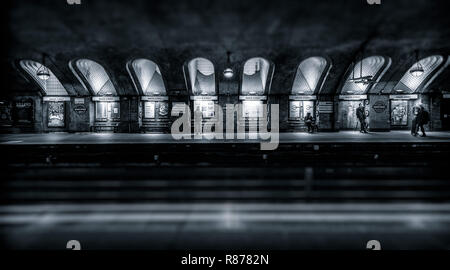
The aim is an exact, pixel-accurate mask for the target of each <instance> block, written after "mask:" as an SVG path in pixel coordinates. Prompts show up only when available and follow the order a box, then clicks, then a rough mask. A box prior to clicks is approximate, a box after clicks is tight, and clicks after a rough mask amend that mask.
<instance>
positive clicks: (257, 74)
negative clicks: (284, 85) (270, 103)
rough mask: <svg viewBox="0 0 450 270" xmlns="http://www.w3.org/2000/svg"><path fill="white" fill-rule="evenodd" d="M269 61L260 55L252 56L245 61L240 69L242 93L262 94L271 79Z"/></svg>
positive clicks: (266, 89)
mask: <svg viewBox="0 0 450 270" xmlns="http://www.w3.org/2000/svg"><path fill="white" fill-rule="evenodd" d="M271 69H273V68H272V67H271V64H270V62H269V61H268V60H267V59H264V58H262V57H253V58H250V59H248V60H247V61H245V63H244V68H243V69H242V86H241V93H242V95H257V96H262V95H264V94H265V93H267V92H266V91H268V87H270V83H271V80H272V75H271V74H270V72H271Z"/></svg>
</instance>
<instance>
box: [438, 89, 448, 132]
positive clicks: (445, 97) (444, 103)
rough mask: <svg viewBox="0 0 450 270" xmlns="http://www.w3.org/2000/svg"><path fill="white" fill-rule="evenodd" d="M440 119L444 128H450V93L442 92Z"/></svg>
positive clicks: (446, 129)
mask: <svg viewBox="0 0 450 270" xmlns="http://www.w3.org/2000/svg"><path fill="white" fill-rule="evenodd" d="M440 119H441V121H442V130H445V131H449V130H450V93H443V94H442V103H441V104H440Z"/></svg>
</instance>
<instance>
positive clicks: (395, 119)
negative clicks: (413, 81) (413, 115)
mask: <svg viewBox="0 0 450 270" xmlns="http://www.w3.org/2000/svg"><path fill="white" fill-rule="evenodd" d="M391 125H393V126H407V125H408V101H407V100H391Z"/></svg>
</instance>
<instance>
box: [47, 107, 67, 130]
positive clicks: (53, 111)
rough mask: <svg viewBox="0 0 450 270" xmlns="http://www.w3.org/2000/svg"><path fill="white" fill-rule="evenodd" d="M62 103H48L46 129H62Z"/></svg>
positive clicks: (63, 109) (63, 110)
mask: <svg viewBox="0 0 450 270" xmlns="http://www.w3.org/2000/svg"><path fill="white" fill-rule="evenodd" d="M64 113H65V104H64V102H49V103H48V127H64Z"/></svg>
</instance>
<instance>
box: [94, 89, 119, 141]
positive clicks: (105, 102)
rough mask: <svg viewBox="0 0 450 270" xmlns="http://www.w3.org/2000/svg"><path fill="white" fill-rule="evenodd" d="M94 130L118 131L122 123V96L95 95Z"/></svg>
mask: <svg viewBox="0 0 450 270" xmlns="http://www.w3.org/2000/svg"><path fill="white" fill-rule="evenodd" d="M92 102H93V103H94V112H95V114H94V115H95V118H94V125H93V131H96V132H100V131H115V132H117V131H118V127H119V124H120V97H113V96H111V97H108V96H95V97H92Z"/></svg>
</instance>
